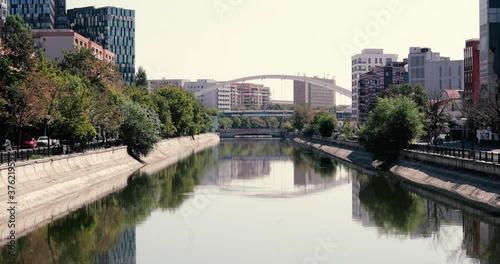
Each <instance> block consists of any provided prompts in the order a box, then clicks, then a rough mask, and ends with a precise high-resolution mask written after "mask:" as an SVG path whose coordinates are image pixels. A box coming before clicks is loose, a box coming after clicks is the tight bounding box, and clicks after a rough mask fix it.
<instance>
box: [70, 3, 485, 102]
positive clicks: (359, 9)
mask: <svg viewBox="0 0 500 264" xmlns="http://www.w3.org/2000/svg"><path fill="white" fill-rule="evenodd" d="M89 5H91V6H92V5H93V6H96V7H102V6H118V7H123V8H129V9H135V10H136V36H137V39H136V68H138V67H139V66H143V67H144V68H145V69H146V71H147V73H148V77H150V78H162V77H165V78H185V79H204V78H213V79H216V80H229V79H235V78H238V77H243V76H250V75H260V74H267V73H269V74H271V73H273V74H274V73H282V74H296V73H301V74H302V73H305V74H306V75H308V76H314V75H319V76H320V77H323V76H324V75H329V76H330V77H331V76H335V78H336V80H337V84H338V85H340V86H343V87H345V88H350V86H351V85H350V83H351V67H350V66H351V65H350V60H349V59H347V58H348V57H350V55H352V54H350V53H349V52H346V51H344V50H345V47H352V48H354V49H356V51H358V52H359V51H360V50H361V49H363V48H384V51H385V52H386V53H396V54H399V59H400V60H402V59H403V58H406V57H407V55H408V49H409V47H410V46H422V47H423V46H425V47H431V48H432V50H433V51H437V52H441V55H442V56H447V57H451V59H463V48H464V45H465V40H466V39H470V38H478V37H479V1H475V0H454V1H451V0H444V1H431V0H419V1H410V0H351V1H332V0H308V1H305V0H300V1H299V0H295V1H294V0H168V1H153V0H141V1H137V0H136V1H130V0H121V1H118V0H101V1H95V0H78V1H76V0H68V8H74V7H83V6H89ZM215 6H218V7H219V9H216V7H215ZM389 6H392V8H389ZM383 10H386V12H390V14H391V15H390V17H389V16H384V18H385V19H383V20H381V22H378V21H379V20H377V19H376V18H375V17H374V16H373V14H372V13H373V12H382V13H384V12H385V11H383ZM386 14H387V13H386ZM367 27H368V28H369V29H368V30H367V29H366V28H367ZM377 27H378V28H377ZM359 32H365V33H370V34H371V36H368V37H367V38H366V39H364V42H365V43H356V41H355V38H356V36H357V35H359ZM343 47H344V48H343ZM266 82H267V81H266ZM269 84H270V86H271V87H272V88H273V90H274V91H275V99H281V98H280V97H284V99H291V94H292V93H291V89H290V88H291V85H288V84H280V82H278V84H277V85H276V83H272V82H270V81H269ZM273 86H274V87H273ZM283 87H285V88H287V92H283V91H281V90H280V89H281V88H283ZM343 101H344V100H341V102H343Z"/></svg>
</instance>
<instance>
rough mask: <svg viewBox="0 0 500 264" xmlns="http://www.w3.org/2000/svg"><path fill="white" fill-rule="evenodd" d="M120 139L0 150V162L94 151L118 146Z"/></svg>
mask: <svg viewBox="0 0 500 264" xmlns="http://www.w3.org/2000/svg"><path fill="white" fill-rule="evenodd" d="M120 145H121V142H120V140H108V141H106V142H92V143H87V144H79V145H76V146H74V147H73V148H70V147H69V146H68V145H61V146H52V147H50V151H49V148H48V147H37V148H33V149H20V150H13V151H3V152H0V164H3V163H7V162H9V160H14V161H16V162H17V161H27V160H31V159H33V156H41V158H44V157H50V156H58V155H65V154H71V153H83V152H87V151H95V150H99V149H105V148H110V147H115V146H120Z"/></svg>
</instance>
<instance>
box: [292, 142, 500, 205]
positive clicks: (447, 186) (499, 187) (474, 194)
mask: <svg viewBox="0 0 500 264" xmlns="http://www.w3.org/2000/svg"><path fill="white" fill-rule="evenodd" d="M294 141H295V142H296V143H298V144H302V145H308V146H310V147H313V148H316V149H318V150H320V151H323V152H325V153H327V154H330V155H332V156H335V157H337V158H339V159H342V160H344V161H346V162H350V163H353V164H357V165H358V166H361V167H364V168H367V169H368V168H371V169H372V170H374V169H375V168H376V166H377V164H378V163H377V162H373V161H372V159H371V157H370V154H369V153H368V152H366V151H365V150H363V149H359V148H347V147H339V146H335V145H333V144H332V143H330V142H326V141H325V142H322V141H321V140H316V139H314V140H312V141H308V140H304V139H300V138H295V139H294ZM380 173H382V172H380ZM384 173H386V174H387V173H389V174H391V175H392V176H396V177H399V179H401V180H404V181H407V182H409V183H412V184H415V185H416V186H418V187H421V188H424V189H426V190H429V191H434V192H441V193H443V194H445V195H448V196H450V197H453V198H455V199H461V200H463V201H465V202H468V203H471V204H473V205H475V206H476V207H479V208H481V209H483V210H485V211H488V212H490V213H500V181H499V180H497V179H496V177H493V176H491V175H489V174H480V173H471V172H468V171H459V170H451V169H448V168H445V167H439V166H433V165H429V164H428V163H423V162H419V161H417V160H407V159H400V160H398V161H397V162H395V163H394V164H392V165H391V166H390V167H389V168H388V171H386V172H384Z"/></svg>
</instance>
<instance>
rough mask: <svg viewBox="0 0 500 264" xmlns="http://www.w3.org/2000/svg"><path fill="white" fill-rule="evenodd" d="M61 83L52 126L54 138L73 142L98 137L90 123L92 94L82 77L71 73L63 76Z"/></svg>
mask: <svg viewBox="0 0 500 264" xmlns="http://www.w3.org/2000/svg"><path fill="white" fill-rule="evenodd" d="M61 82H62V83H61V87H60V91H59V93H58V95H57V98H56V100H57V106H56V112H55V114H54V118H55V120H54V123H53V125H52V127H53V134H54V136H58V137H61V138H65V139H69V140H70V141H72V142H75V141H77V142H79V141H90V140H92V139H93V138H95V135H96V130H95V127H94V126H93V125H92V123H91V122H90V107H91V105H92V97H93V95H92V92H91V91H90V90H89V89H88V87H87V84H86V83H85V82H84V81H83V80H82V79H81V78H80V77H77V76H74V75H71V74H69V73H63V74H62V76H61Z"/></svg>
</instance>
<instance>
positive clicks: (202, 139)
mask: <svg viewBox="0 0 500 264" xmlns="http://www.w3.org/2000/svg"><path fill="white" fill-rule="evenodd" d="M218 142H219V138H218V136H217V135H216V134H204V135H198V136H195V140H193V139H192V138H191V137H185V138H176V139H169V140H164V141H161V142H159V143H158V145H157V146H156V148H155V150H154V151H153V152H152V153H151V154H150V155H148V157H147V158H145V159H144V160H145V161H146V162H147V163H148V164H149V165H147V166H144V164H142V163H140V162H139V161H137V160H135V159H134V158H132V157H131V156H129V155H128V153H127V149H126V147H117V148H111V149H105V150H99V151H95V152H87V153H84V154H81V153H79V154H72V155H64V156H57V157H53V158H48V159H40V160H34V161H28V162H18V163H16V164H15V165H16V174H15V176H16V184H15V185H14V187H15V191H16V195H15V202H17V204H15V206H16V237H19V236H20V235H22V234H26V233H28V232H30V231H31V230H34V229H36V228H37V227H39V226H41V225H43V224H46V223H48V222H50V221H52V220H54V219H57V218H59V217H61V216H64V215H66V214H68V213H69V212H72V211H74V210H76V209H78V208H81V207H82V206H84V205H85V204H88V203H90V202H92V201H95V200H97V199H99V198H101V197H104V196H106V195H108V194H110V193H113V192H115V191H117V190H120V189H123V188H124V187H125V186H126V185H127V179H128V178H129V177H130V176H131V175H132V174H133V173H134V172H136V171H138V170H139V169H141V168H142V167H144V168H145V169H146V170H147V171H148V172H153V171H155V170H159V169H162V168H164V167H166V166H168V165H170V164H173V163H175V162H177V161H178V160H179V159H181V158H184V157H186V156H188V155H190V154H191V153H193V151H199V150H200V149H203V148H205V147H207V146H209V145H213V144H217V143H218ZM0 176H1V179H0V245H1V244H4V243H6V241H7V240H6V239H8V236H9V232H10V230H11V229H9V228H8V220H9V217H10V214H9V212H8V211H7V207H8V206H7V205H8V204H7V202H8V201H9V200H8V196H7V194H8V188H7V186H8V164H4V165H2V166H0Z"/></svg>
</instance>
